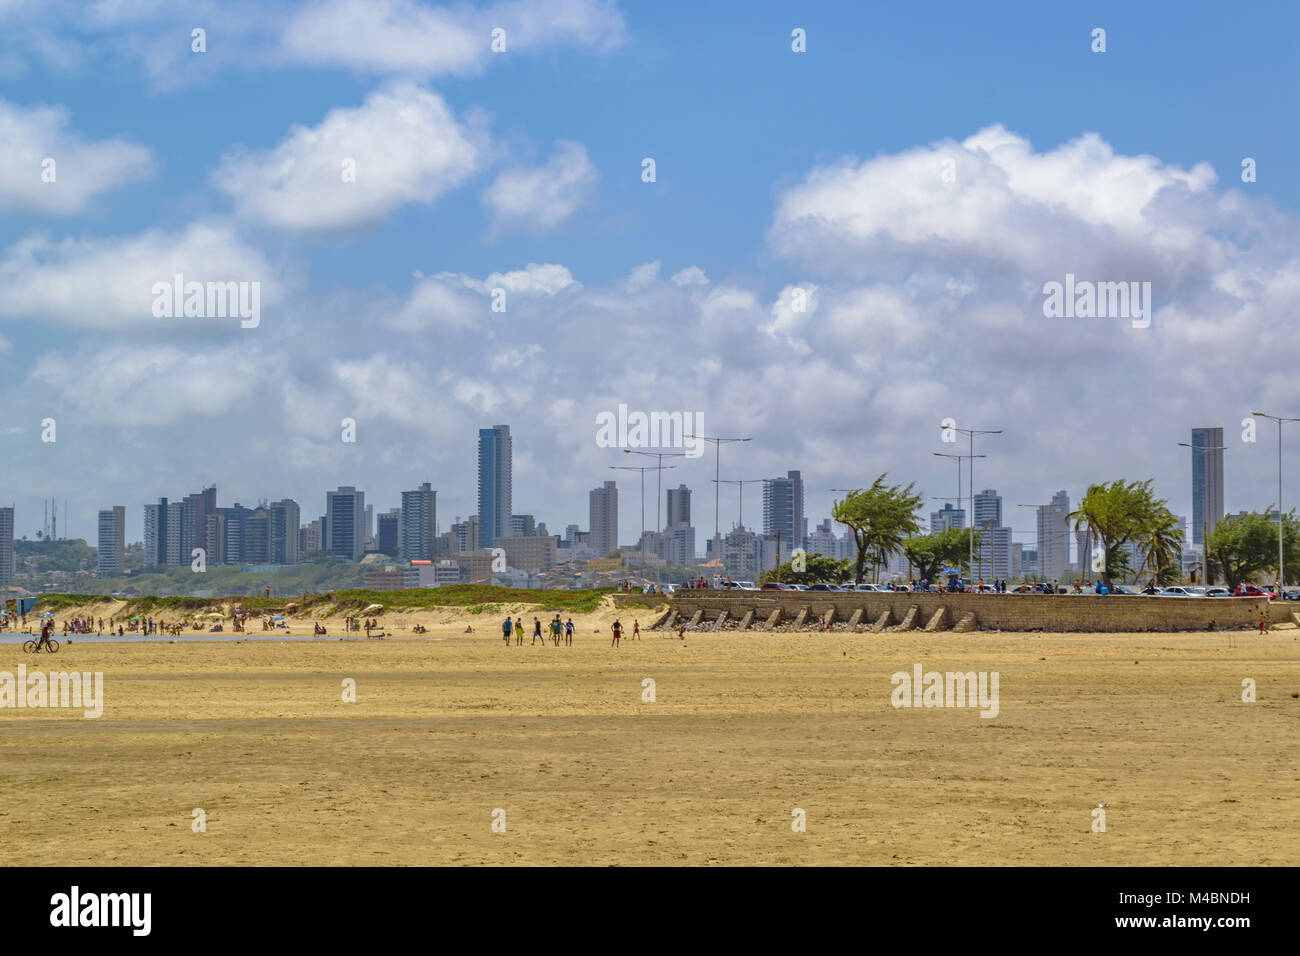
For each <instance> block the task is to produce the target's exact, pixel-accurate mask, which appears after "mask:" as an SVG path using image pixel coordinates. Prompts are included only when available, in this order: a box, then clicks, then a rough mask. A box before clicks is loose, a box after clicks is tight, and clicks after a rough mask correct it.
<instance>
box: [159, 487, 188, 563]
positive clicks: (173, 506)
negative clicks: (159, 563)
mask: <svg viewBox="0 0 1300 956" xmlns="http://www.w3.org/2000/svg"><path fill="white" fill-rule="evenodd" d="M184 524H185V505H184V504H182V503H181V502H179V501H172V502H168V504H167V539H166V541H167V543H166V545H165V546H164V548H163V557H164V558H165V560H164V561H163V563H164V564H166V565H167V566H168V567H179V566H180V565H182V564H189V563H190V554H189V552H187V551H183V550H182V542H183V540H184V539H183V538H182V536H181V532H182V529H183V527H184Z"/></svg>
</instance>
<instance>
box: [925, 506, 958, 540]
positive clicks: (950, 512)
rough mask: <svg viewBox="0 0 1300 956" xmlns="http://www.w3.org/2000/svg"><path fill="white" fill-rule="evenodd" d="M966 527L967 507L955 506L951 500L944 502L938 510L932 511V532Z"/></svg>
mask: <svg viewBox="0 0 1300 956" xmlns="http://www.w3.org/2000/svg"><path fill="white" fill-rule="evenodd" d="M964 527H966V509H965V508H954V507H953V506H952V502H951V501H948V502H944V506H943V507H942V508H940V509H939V510H938V511H931V512H930V534H938V533H939V532H940V531H947V530H948V529H949V528H956V529H957V530H958V531H960V530H961V529H962V528H964Z"/></svg>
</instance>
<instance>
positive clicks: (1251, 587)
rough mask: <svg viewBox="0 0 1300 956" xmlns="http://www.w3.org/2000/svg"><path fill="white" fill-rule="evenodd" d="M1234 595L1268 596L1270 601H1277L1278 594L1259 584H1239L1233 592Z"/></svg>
mask: <svg viewBox="0 0 1300 956" xmlns="http://www.w3.org/2000/svg"><path fill="white" fill-rule="evenodd" d="M1232 596H1233V597H1267V598H1268V599H1269V600H1270V601H1276V600H1277V595H1276V594H1274V593H1273V592H1272V591H1266V590H1265V589H1264V588H1262V587H1260V586H1259V585H1258V584H1238V585H1237V589H1236V590H1235V591H1233V592H1232Z"/></svg>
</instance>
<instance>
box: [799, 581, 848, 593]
mask: <svg viewBox="0 0 1300 956" xmlns="http://www.w3.org/2000/svg"><path fill="white" fill-rule="evenodd" d="M808 590H809V591H843V590H844V589H843V588H842V587H840V586H839V585H838V584H826V583H825V582H822V583H819V584H814V585H812V586H810V587H809V588H808Z"/></svg>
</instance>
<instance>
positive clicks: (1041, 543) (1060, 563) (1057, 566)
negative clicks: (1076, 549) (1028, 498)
mask: <svg viewBox="0 0 1300 956" xmlns="http://www.w3.org/2000/svg"><path fill="white" fill-rule="evenodd" d="M1069 513H1070V496H1069V495H1067V494H1066V493H1065V492H1064V491H1058V492H1057V493H1056V494H1054V495H1052V503H1051V504H1046V505H1040V506H1039V508H1038V511H1037V515H1038V571H1039V572H1041V573H1042V575H1043V577H1044V579H1046V580H1049V581H1056V580H1059V579H1060V577H1061V575H1063V574H1064V573H1065V572H1066V571H1068V570H1069V568H1070V524H1069V522H1068V521H1067V520H1066V515H1068V514H1069Z"/></svg>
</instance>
